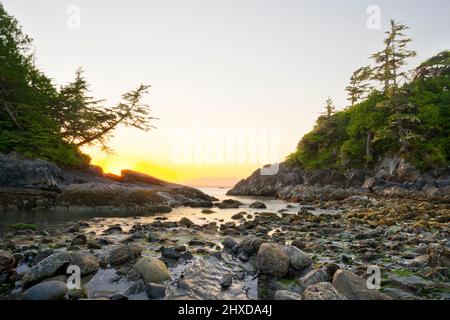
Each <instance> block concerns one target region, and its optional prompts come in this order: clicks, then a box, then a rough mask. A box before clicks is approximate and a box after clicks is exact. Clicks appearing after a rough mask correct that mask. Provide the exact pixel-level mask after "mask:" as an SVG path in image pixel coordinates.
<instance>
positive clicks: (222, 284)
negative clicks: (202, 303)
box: [220, 273, 233, 289]
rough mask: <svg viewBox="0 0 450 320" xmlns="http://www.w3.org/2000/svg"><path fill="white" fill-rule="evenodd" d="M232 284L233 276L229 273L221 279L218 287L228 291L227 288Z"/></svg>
mask: <svg viewBox="0 0 450 320" xmlns="http://www.w3.org/2000/svg"><path fill="white" fill-rule="evenodd" d="M232 284H233V275H232V274H231V273H230V274H227V275H226V276H224V277H223V278H222V280H220V287H221V288H222V289H228V288H229V287H231V285H232Z"/></svg>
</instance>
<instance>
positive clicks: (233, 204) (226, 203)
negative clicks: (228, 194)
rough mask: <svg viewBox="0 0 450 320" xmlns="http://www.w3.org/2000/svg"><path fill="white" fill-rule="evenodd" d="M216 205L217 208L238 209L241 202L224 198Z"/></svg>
mask: <svg viewBox="0 0 450 320" xmlns="http://www.w3.org/2000/svg"><path fill="white" fill-rule="evenodd" d="M216 205H217V207H219V209H238V208H239V207H240V206H241V205H243V203H242V202H240V201H237V200H233V199H226V200H223V201H222V202H221V203H217V204H216Z"/></svg>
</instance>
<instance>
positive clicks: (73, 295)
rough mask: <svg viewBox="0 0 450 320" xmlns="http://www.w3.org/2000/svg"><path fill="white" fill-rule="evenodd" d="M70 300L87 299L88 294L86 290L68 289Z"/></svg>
mask: <svg viewBox="0 0 450 320" xmlns="http://www.w3.org/2000/svg"><path fill="white" fill-rule="evenodd" d="M67 296H68V297H69V299H70V300H80V299H87V297H88V293H87V291H86V289H70V290H68V291H67Z"/></svg>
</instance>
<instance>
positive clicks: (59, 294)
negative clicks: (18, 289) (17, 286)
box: [23, 281, 67, 300]
mask: <svg viewBox="0 0 450 320" xmlns="http://www.w3.org/2000/svg"><path fill="white" fill-rule="evenodd" d="M66 292H67V285H66V284H65V283H64V282H60V281H45V282H42V283H39V284H37V285H35V286H33V287H31V288H30V289H28V290H27V291H25V293H24V295H23V300H60V299H63V298H64V296H65V295H66Z"/></svg>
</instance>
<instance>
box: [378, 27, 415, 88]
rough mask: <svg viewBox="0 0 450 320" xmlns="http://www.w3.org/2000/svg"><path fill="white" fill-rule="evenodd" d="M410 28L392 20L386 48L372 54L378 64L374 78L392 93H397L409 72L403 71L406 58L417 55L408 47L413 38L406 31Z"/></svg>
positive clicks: (385, 42) (387, 33)
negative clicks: (401, 81) (400, 83)
mask: <svg viewBox="0 0 450 320" xmlns="http://www.w3.org/2000/svg"><path fill="white" fill-rule="evenodd" d="M408 29H409V27H408V26H406V25H404V24H401V23H399V22H396V21H395V20H391V29H390V30H389V31H387V32H386V35H387V37H386V39H385V40H384V44H385V47H384V49H383V50H382V51H380V52H377V53H375V54H373V55H372V56H371V58H372V59H373V60H374V61H375V64H376V66H375V68H374V69H373V79H374V80H378V81H380V82H382V83H383V84H384V91H385V92H386V93H388V94H390V95H393V94H395V92H396V90H397V89H398V87H399V82H400V80H401V79H407V73H406V72H405V71H402V67H403V66H404V65H406V59H408V58H411V57H414V56H415V55H416V52H415V51H412V50H408V49H407V45H408V43H409V42H411V39H410V38H408V37H407V36H406V35H405V33H404V32H405V31H406V30H408Z"/></svg>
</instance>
